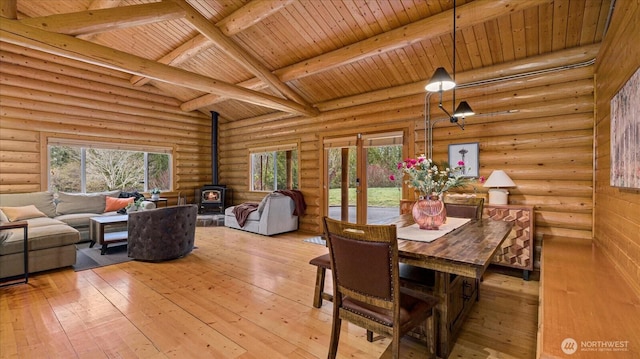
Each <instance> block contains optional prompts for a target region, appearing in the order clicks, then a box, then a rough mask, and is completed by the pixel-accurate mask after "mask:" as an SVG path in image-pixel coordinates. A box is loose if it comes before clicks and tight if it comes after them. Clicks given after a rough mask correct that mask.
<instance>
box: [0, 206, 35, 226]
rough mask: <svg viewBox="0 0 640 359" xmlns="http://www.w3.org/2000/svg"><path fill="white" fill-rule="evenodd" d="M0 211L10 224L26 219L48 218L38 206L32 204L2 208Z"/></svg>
mask: <svg viewBox="0 0 640 359" xmlns="http://www.w3.org/2000/svg"><path fill="white" fill-rule="evenodd" d="M0 210H1V211H2V212H3V213H4V215H5V216H6V217H7V219H9V222H15V221H22V220H25V219H31V218H38V217H47V215H46V214H44V213H42V212H41V211H40V210H39V209H38V208H37V207H36V206H34V205H32V204H30V205H28V206H22V207H0Z"/></svg>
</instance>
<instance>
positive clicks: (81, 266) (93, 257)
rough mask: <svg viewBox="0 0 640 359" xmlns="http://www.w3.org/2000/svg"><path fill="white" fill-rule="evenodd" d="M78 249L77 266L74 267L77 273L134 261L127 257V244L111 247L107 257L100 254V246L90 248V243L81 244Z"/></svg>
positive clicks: (108, 249)
mask: <svg viewBox="0 0 640 359" xmlns="http://www.w3.org/2000/svg"><path fill="white" fill-rule="evenodd" d="M76 247H77V248H78V251H77V255H76V264H75V265H73V269H74V270H75V271H76V272H79V271H83V270H86V269H92V268H98V267H104V266H108V265H112V264H118V263H124V262H128V261H131V260H133V258H129V257H128V256H127V244H126V243H123V244H120V245H113V246H110V247H109V248H107V253H106V254H105V255H101V254H100V246H99V245H95V246H94V247H93V248H89V243H81V244H78V245H77V246H76Z"/></svg>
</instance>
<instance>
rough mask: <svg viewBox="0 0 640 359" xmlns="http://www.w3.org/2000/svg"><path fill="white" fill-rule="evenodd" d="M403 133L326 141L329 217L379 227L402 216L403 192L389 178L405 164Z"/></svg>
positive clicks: (358, 135)
mask: <svg viewBox="0 0 640 359" xmlns="http://www.w3.org/2000/svg"><path fill="white" fill-rule="evenodd" d="M402 151H403V133H402V131H396V132H387V133H372V134H362V133H360V134H354V135H351V136H347V137H340V138H332V139H325V141H324V152H325V163H326V167H325V184H326V188H327V191H326V193H327V194H326V198H325V203H326V204H327V208H326V213H327V216H329V217H330V218H333V219H337V220H341V221H347V222H351V223H379V222H380V221H382V220H384V219H385V218H390V217H394V216H397V215H398V214H399V212H400V211H399V206H400V198H401V197H402V188H401V186H398V185H397V181H395V182H394V181H391V180H390V179H389V176H390V175H391V174H395V175H396V177H397V173H396V172H397V171H396V165H397V163H398V162H400V161H402Z"/></svg>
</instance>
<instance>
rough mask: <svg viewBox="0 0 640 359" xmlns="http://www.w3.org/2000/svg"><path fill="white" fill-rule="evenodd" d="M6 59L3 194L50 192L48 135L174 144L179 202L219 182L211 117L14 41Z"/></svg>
mask: <svg viewBox="0 0 640 359" xmlns="http://www.w3.org/2000/svg"><path fill="white" fill-rule="evenodd" d="M0 61H1V62H0V75H1V76H2V77H1V79H0V80H1V82H0V86H1V87H0V93H1V94H2V96H1V97H0V116H1V120H0V192H2V193H19V192H33V191H45V190H47V178H46V162H45V161H46V156H47V151H46V139H47V137H48V136H55V137H62V138H71V139H83V140H93V141H100V142H118V143H134V144H138V145H141V144H143V145H144V144H147V145H152V146H169V147H172V148H173V150H174V160H173V166H174V167H173V171H174V172H173V173H174V184H173V189H174V191H172V192H167V193H163V196H166V197H169V198H170V201H171V202H172V203H173V202H175V199H176V197H177V195H178V193H179V192H183V193H184V194H187V195H188V196H189V198H190V199H191V200H193V195H194V189H195V188H197V187H200V186H201V185H202V184H203V183H209V182H210V181H211V174H210V172H211V165H210V159H211V155H210V152H211V149H210V138H211V131H210V128H211V120H210V119H209V117H208V116H206V115H204V114H202V113H199V112H190V113H187V112H184V111H182V110H180V104H181V102H180V101H178V100H176V99H173V98H170V97H166V96H164V95H162V94H161V93H160V91H159V90H157V89H155V88H154V87H151V86H142V87H133V86H132V85H131V84H130V82H129V77H130V76H129V75H126V74H123V73H121V72H116V71H111V70H108V69H104V68H100V67H96V66H93V65H87V64H82V63H79V62H76V61H73V60H67V59H64V58H61V57H57V56H53V55H48V54H44V53H41V52H36V51H32V50H27V49H24V48H20V47H16V46H14V45H10V44H7V43H2V44H1V46H0Z"/></svg>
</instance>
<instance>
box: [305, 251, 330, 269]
mask: <svg viewBox="0 0 640 359" xmlns="http://www.w3.org/2000/svg"><path fill="white" fill-rule="evenodd" d="M309 264H311V265H314V266H317V267H322V268H324V269H331V258H330V257H329V253H327V254H323V255H321V256H317V257H315V258H313V259H312V260H310V261H309Z"/></svg>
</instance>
